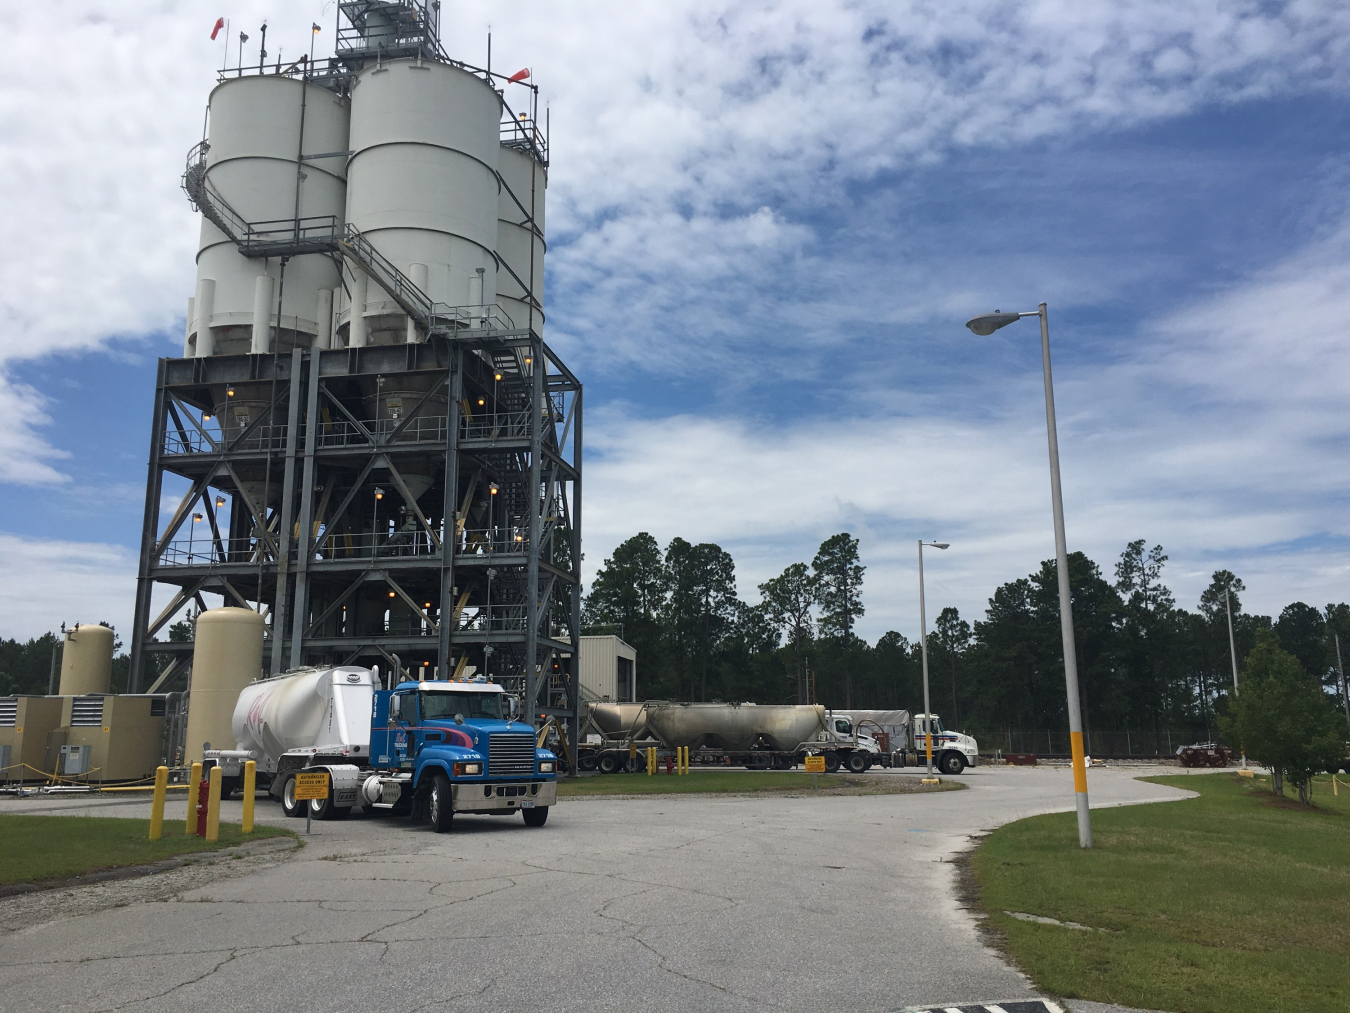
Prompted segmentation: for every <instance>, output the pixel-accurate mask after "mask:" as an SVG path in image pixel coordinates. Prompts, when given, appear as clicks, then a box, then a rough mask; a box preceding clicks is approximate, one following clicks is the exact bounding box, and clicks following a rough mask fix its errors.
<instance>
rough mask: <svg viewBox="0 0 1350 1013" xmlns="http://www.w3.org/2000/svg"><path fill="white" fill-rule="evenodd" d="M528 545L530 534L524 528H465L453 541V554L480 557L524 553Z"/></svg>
mask: <svg viewBox="0 0 1350 1013" xmlns="http://www.w3.org/2000/svg"><path fill="white" fill-rule="evenodd" d="M529 544H530V532H529V529H528V528H526V527H524V526H515V527H501V528H465V529H464V530H463V531H462V532H461V533H460V535H459V537H458V538H457V539H456V540H455V554H456V555H460V556H482V555H501V554H502V553H512V552H524V551H525V550H526V549H527V548H528V547H529Z"/></svg>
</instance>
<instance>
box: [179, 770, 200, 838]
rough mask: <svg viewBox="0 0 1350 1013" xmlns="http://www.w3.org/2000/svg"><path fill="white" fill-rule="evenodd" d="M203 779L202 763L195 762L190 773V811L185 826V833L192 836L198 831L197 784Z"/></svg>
mask: <svg viewBox="0 0 1350 1013" xmlns="http://www.w3.org/2000/svg"><path fill="white" fill-rule="evenodd" d="M201 780H202V765H201V764H200V763H194V764H193V765H192V773H191V774H189V775H188V792H187V795H188V811H187V823H186V824H185V825H184V826H183V833H185V834H187V835H188V836H189V837H191V836H192V835H193V834H195V833H196V832H197V785H198V784H200V783H201Z"/></svg>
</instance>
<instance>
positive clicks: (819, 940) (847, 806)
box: [0, 767, 1184, 1013]
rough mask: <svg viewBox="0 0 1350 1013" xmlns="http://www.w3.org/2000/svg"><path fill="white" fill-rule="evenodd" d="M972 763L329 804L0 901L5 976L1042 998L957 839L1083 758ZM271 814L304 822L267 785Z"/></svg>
mask: <svg viewBox="0 0 1350 1013" xmlns="http://www.w3.org/2000/svg"><path fill="white" fill-rule="evenodd" d="M1159 772H1162V771H1161V770H1157V769H1144V770H1142V771H1141V770H1139V769H1137V768H1133V769H1111V768H1098V769H1094V770H1093V771H1092V772H1091V774H1090V778H1091V780H1090V790H1091V793H1092V796H1093V802H1094V805H1112V804H1126V803H1132V802H1142V801H1159V800H1166V799H1174V798H1180V797H1184V793H1182V792H1179V791H1177V790H1175V789H1171V788H1166V787H1162V786H1159V785H1151V784H1145V783H1143V782H1140V781H1137V780H1134V778H1135V777H1136V776H1137V775H1139V774H1141V773H1159ZM1167 772H1168V773H1172V772H1174V771H1173V770H1172V769H1168V770H1167ZM766 776H773V775H771V774H770V775H766ZM866 776H876V777H910V776H918V775H917V774H915V773H914V772H911V771H906V772H884V773H877V774H871V775H866ZM962 780H964V781H965V782H966V783H967V784H968V785H969V788H970V790H968V791H959V792H947V793H941V794H934V795H912V794H904V795H874V796H862V797H835V798H812V797H809V796H802V797H746V796H741V797H709V796H694V797H689V796H685V797H677V796H666V797H653V798H643V799H607V798H588V799H575V800H571V799H569V800H565V801H563V802H561V803H560V804H559V805H558V806H557V807H556V808H555V809H554V810H553V812H552V815H551V817H550V819H549V822H548V825H547V826H545V827H543V828H540V829H529V828H526V827H524V826H523V825H522V823H521V821H520V819H519V818H518V817H510V818H506V817H503V818H492V817H460V818H458V819H457V820H456V824H455V830H454V832H453V833H451V834H448V835H437V834H434V833H432V832H431V831H430V830H429V829H428V827H427V825H426V824H424V823H420V824H412V823H409V822H407V821H403V820H392V819H387V818H367V817H362V816H360V815H357V816H353V817H352V818H351V819H349V820H346V821H342V822H331V823H316V824H315V825H314V829H315V834H314V835H313V836H312V837H310V838H308V839H307V843H306V846H305V847H304V848H303V849H302V850H300V851H299V853H298V854H294V855H293V856H290V857H287V856H286V855H282V854H278V853H275V852H273V853H270V854H263V855H258V856H252V857H242V858H238V859H229V860H222V861H219V862H216V863H214V864H213V865H209V866H204V867H196V868H187V869H181V870H178V871H175V872H172V873H166V874H163V875H159V876H152V877H146V878H141V879H132V880H121V881H116V882H112V883H107V884H101V885H98V886H94V887H84V888H79V889H76V890H57V891H45V892H42V893H37V894H30V895H25V896H20V897H11V898H8V899H6V900H3V901H0V931H3V932H4V935H3V936H0V994H3V995H5V996H6V1002H5V1005H6V1007H7V1008H12V1009H32V1008H62V1009H70V1010H81V1011H83V1010H91V1011H92V1010H113V1009H131V1010H147V1011H151V1010H165V1011H169V1010H172V1011H175V1013H177V1011H181V1010H183V1009H197V1008H209V1007H211V1006H222V1007H229V1008H238V1009H253V1008H261V1007H263V1006H266V1005H268V1004H269V1003H268V1002H265V1001H264V1000H263V999H262V998H260V996H261V995H271V994H273V993H275V1002H276V1003H277V1004H279V1005H283V1004H284V1006H285V1007H286V1008H288V1009H293V1010H296V1011H310V1010H314V1011H319V1010H324V1011H327V1010H335V1009H338V1008H343V1009H350V1008H353V1007H360V1006H371V1007H378V1008H381V1009H389V1010H398V1011H404V1010H406V1011H412V1010H422V1009H434V1010H447V1011H450V1010H469V1009H483V1008H486V1007H489V1006H491V1007H493V1008H513V1009H530V1010H533V1009H557V1010H588V1011H601V1010H615V1011H619V1010H624V1011H629V1010H634V1009H641V1010H644V1011H664V1010H671V1011H675V1010H764V1009H773V1010H812V1011H823V1010H844V1009H848V1010H853V1009H857V1010H894V1009H901V1008H904V1007H906V1006H910V1005H921V1004H938V1005H955V1004H958V1003H962V1002H971V1001H977V1000H980V999H986V1000H990V999H1000V998H1001V999H1014V998H1018V997H1029V996H1032V995H1034V994H1035V993H1034V991H1033V990H1032V989H1031V988H1030V987H1029V985H1028V984H1027V982H1025V981H1024V980H1023V979H1022V977H1021V976H1020V975H1019V974H1018V973H1017V972H1016V971H1014V970H1013V969H1011V968H1010V967H1008V966H1007V965H1006V964H1005V963H1004V962H1003V961H1002V960H1000V959H999V958H998V956H997V955H996V954H994V953H993V952H992V951H990V950H989V949H988V948H986V947H985V946H984V945H983V944H982V943H981V941H980V939H979V936H978V933H977V930H976V927H975V923H974V921H973V920H972V919H971V917H970V916H969V915H968V914H966V913H965V912H964V911H963V910H962V909H961V908H960V907H959V905H958V903H957V901H956V892H955V890H954V877H955V866H954V865H953V864H952V862H951V859H952V858H953V857H954V856H955V855H956V854H957V853H959V852H960V851H962V850H964V849H966V848H968V847H969V846H970V843H971V838H972V835H977V834H978V833H979V832H980V831H981V830H984V829H988V828H991V827H993V826H995V825H998V824H1001V823H1004V822H1007V821H1009V820H1014V819H1018V818H1021V817H1023V816H1027V815H1032V814H1035V813H1040V812H1048V811H1052V810H1056V809H1068V808H1071V806H1072V801H1073V794H1072V779H1071V775H1070V773H1069V772H1068V771H1067V770H1064V769H1051V768H1009V767H980V768H975V769H973V770H970V771H968V772H967V773H966V774H965V775H963V776H962ZM618 784H621V778H616V786H617V785H618ZM184 806H185V803H184V801H183V800H182V799H181V798H180V799H177V800H174V801H173V802H171V804H170V816H171V817H172V816H177V817H178V818H180V819H181V818H182V813H183V812H184ZM239 807H240V803H239V802H238V801H237V800H236V801H234V802H230V803H226V804H225V806H224V811H223V814H222V818H224V819H237V818H238V810H239ZM0 812H35V813H36V812H46V813H53V814H56V813H62V814H67V815H76V814H101V815H116V816H141V815H148V805H147V804H146V803H145V802H142V801H130V800H127V799H124V798H119V799H116V800H110V799H108V797H107V796H103V797H100V798H92V799H89V798H81V797H73V796H65V797H46V798H40V799H5V800H0ZM258 814H259V818H260V820H263V821H266V822H275V823H281V824H285V825H287V826H290V827H292V828H296V829H299V830H302V831H303V829H304V823H303V821H295V820H287V819H285V817H283V816H282V815H281V812H280V809H279V807H278V806H276V805H275V803H271V802H263V801H260V802H259V804H258ZM1073 844H1074V842H1072V841H1066V842H1065V846H1066V847H1070V846H1073ZM260 989H262V990H264V991H263V992H260V991H259V990H260Z"/></svg>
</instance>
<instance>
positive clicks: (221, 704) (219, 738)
mask: <svg viewBox="0 0 1350 1013" xmlns="http://www.w3.org/2000/svg"><path fill="white" fill-rule="evenodd" d="M263 628H264V623H263V618H262V616H260V615H259V614H258V613H257V612H254V611H252V610H251V609H241V608H219V609H211V610H210V611H208V612H203V613H202V614H201V615H199V616H198V617H197V633H196V637H195V644H194V647H193V651H192V685H191V692H190V695H189V697H188V722H187V736H186V741H185V743H184V746H185V750H186V762H188V763H193V762H195V761H197V760H200V759H201V758H202V745H203V743H207V742H209V743H210V744H211V746H212V748H214V749H233V748H234V732H233V731H231V729H230V719H231V717H232V716H233V715H234V705H235V703H236V702H237V701H238V700H239V692H240V690H242V689H243V688H244V687H245V686H247V685H248V684H249V683H250V682H252V681H253V680H254V679H256V678H258V676H259V675H261V674H262V652H263Z"/></svg>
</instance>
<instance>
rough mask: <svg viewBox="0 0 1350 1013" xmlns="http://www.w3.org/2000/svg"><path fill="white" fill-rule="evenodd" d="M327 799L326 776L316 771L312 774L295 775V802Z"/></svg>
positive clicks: (324, 773) (323, 772) (325, 773)
mask: <svg viewBox="0 0 1350 1013" xmlns="http://www.w3.org/2000/svg"><path fill="white" fill-rule="evenodd" d="M327 797H328V774H327V772H325V771H318V772H315V773H312V774H305V773H300V774H296V775H295V800H296V801H297V802H301V801H305V800H307V799H315V798H318V799H323V798H327Z"/></svg>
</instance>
